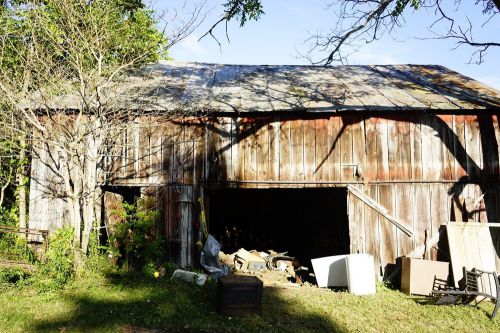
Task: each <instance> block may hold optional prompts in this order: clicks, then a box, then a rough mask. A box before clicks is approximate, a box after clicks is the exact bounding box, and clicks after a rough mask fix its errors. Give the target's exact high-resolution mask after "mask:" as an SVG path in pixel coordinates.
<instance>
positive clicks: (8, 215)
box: [0, 204, 19, 227]
mask: <svg viewBox="0 0 500 333" xmlns="http://www.w3.org/2000/svg"><path fill="white" fill-rule="evenodd" d="M6 206H8V205H6ZM18 213H19V212H18V207H17V206H16V205H15V204H12V205H10V207H8V208H7V207H0V225H3V226H7V227H15V226H17V225H18V223H19V214H18Z"/></svg>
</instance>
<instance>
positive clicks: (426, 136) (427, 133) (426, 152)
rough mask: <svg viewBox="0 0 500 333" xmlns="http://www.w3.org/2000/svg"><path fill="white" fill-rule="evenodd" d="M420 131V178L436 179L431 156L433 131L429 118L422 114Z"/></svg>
mask: <svg viewBox="0 0 500 333" xmlns="http://www.w3.org/2000/svg"><path fill="white" fill-rule="evenodd" d="M421 121H422V123H421V133H422V137H421V138H422V179H423V180H436V179H437V176H436V166H435V165H434V162H435V161H434V157H433V153H434V152H433V148H434V147H433V141H434V140H433V136H434V134H435V131H434V130H433V129H432V127H431V121H432V120H431V119H430V118H429V116H427V115H424V116H422V117H421Z"/></svg>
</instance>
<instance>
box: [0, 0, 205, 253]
mask: <svg viewBox="0 0 500 333" xmlns="http://www.w3.org/2000/svg"><path fill="white" fill-rule="evenodd" d="M3 4H4V6H3V7H2V11H1V13H0V40H1V41H2V42H1V44H0V68H1V69H2V72H1V73H0V105H4V106H5V107H4V110H5V112H3V116H2V118H1V119H0V121H2V124H1V125H2V126H5V127H8V128H11V131H12V132H16V133H22V134H24V135H26V139H27V140H28V142H30V144H31V147H30V148H31V149H30V153H31V154H33V155H34V156H35V157H37V155H41V154H45V157H46V158H39V159H37V160H38V161H42V162H41V163H44V165H43V168H44V170H46V172H48V173H50V175H51V177H50V178H51V179H50V181H47V179H46V178H47V177H45V178H43V177H42V178H43V179H42V178H40V180H37V179H32V181H39V182H42V181H43V182H44V183H43V184H40V185H41V186H43V187H44V191H46V193H45V195H50V196H53V197H55V198H59V199H61V200H64V202H65V203H66V207H67V209H66V210H67V211H68V212H69V214H68V224H69V225H71V226H72V227H74V229H75V238H74V243H75V248H76V249H77V250H78V251H77V256H76V257H77V261H78V258H79V254H82V253H83V254H85V253H86V252H87V249H88V245H89V239H90V234H91V232H92V229H93V228H94V227H95V223H96V220H98V218H99V217H97V216H95V209H94V208H95V205H96V203H97V202H99V200H100V191H99V181H100V179H102V174H101V173H104V172H107V171H108V170H105V169H104V167H103V166H104V165H105V163H104V160H105V159H106V157H108V156H111V155H112V154H113V151H112V150H113V149H119V148H117V147H116V140H117V138H118V137H119V136H120V133H122V132H123V131H124V130H125V128H126V126H127V122H129V121H134V119H138V118H140V117H141V115H142V114H141V112H140V110H128V109H126V108H123V106H120V105H117V104H115V98H114V97H116V94H117V91H118V90H119V87H120V83H121V82H123V80H124V77H125V76H126V75H124V74H126V73H128V72H129V71H130V70H133V69H137V68H138V67H140V66H141V65H143V64H146V63H150V62H155V61H157V60H159V59H163V58H165V57H166V56H167V48H168V47H169V46H171V45H172V44H173V43H175V42H176V41H178V40H181V39H182V38H184V37H186V35H187V34H188V33H189V32H190V31H191V29H189V28H188V27H182V29H183V30H182V32H180V33H179V32H178V31H176V32H174V34H173V35H174V36H175V38H176V40H167V38H166V37H165V36H164V34H163V32H162V31H160V30H159V29H158V27H157V22H156V21H155V19H154V18H153V13H152V11H151V10H149V9H147V8H146V7H145V6H144V4H143V2H142V1H138V0H93V1H88V0H71V1H68V0H46V1H35V0H33V1H21V2H20V1H10V2H9V3H8V4H5V2H4V3H3ZM198 13H199V12H198ZM196 15H197V14H196V13H194V14H193V19H192V20H191V21H189V24H191V25H193V24H195V22H196V20H195V18H196ZM68 100H71V101H72V104H73V105H74V104H77V105H79V107H78V108H73V109H71V110H69V109H67V108H66V107H65V101H68ZM9 120H12V121H9ZM22 123H25V124H26V128H23V127H20V126H19V124H22ZM47 156H49V157H48V158H47Z"/></svg>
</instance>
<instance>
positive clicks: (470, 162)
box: [465, 116, 482, 181]
mask: <svg viewBox="0 0 500 333" xmlns="http://www.w3.org/2000/svg"><path fill="white" fill-rule="evenodd" d="M480 141H481V140H479V125H478V123H477V117H476V116H465V147H466V150H467V155H468V156H469V157H470V158H468V159H467V175H468V176H469V178H470V179H474V180H476V181H477V180H478V179H479V174H478V172H477V171H478V167H479V168H480V167H481V160H482V159H481V155H480V147H479V145H480Z"/></svg>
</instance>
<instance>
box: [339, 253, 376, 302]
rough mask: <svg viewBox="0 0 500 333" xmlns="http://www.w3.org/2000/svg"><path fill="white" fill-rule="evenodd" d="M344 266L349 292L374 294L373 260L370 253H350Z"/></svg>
mask: <svg viewBox="0 0 500 333" xmlns="http://www.w3.org/2000/svg"><path fill="white" fill-rule="evenodd" d="M345 267H346V272H347V287H348V290H349V292H350V293H351V294H354V295H372V294H375V292H376V288H375V261H374V260H373V256H372V255H371V254H350V255H348V256H347V257H346V260H345Z"/></svg>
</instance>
